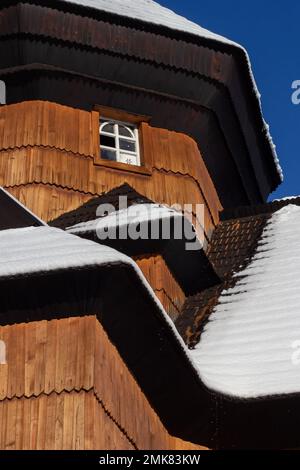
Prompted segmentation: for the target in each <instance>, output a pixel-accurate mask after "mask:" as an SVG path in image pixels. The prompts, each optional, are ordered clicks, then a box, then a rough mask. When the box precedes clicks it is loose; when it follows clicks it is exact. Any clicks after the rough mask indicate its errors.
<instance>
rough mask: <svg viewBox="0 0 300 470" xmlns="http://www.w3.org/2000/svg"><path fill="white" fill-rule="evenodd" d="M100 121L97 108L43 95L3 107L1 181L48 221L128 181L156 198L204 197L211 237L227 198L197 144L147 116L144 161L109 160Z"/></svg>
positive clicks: (195, 201) (201, 200) (182, 200)
mask: <svg viewBox="0 0 300 470" xmlns="http://www.w3.org/2000/svg"><path fill="white" fill-rule="evenodd" d="M98 120H99V113H98V112H96V111H94V112H91V113H90V112H86V111H81V110H78V109H73V108H69V107H66V106H61V105H57V104H54V103H49V102H42V101H34V102H23V103H19V104H15V105H9V106H2V107H0V185H2V186H4V187H5V188H7V189H8V190H9V191H10V192H11V193H12V194H13V195H14V196H16V197H18V198H19V199H20V200H21V201H22V203H24V204H26V205H27V206H28V207H29V208H30V209H31V210H32V211H34V212H35V213H36V214H37V215H38V216H39V217H41V218H43V219H44V220H47V221H48V220H51V219H54V218H56V217H57V216H59V215H61V214H62V213H64V212H67V211H69V210H72V209H74V208H76V207H78V206H79V205H81V204H82V203H84V202H86V201H87V200H88V199H90V198H91V197H93V196H96V195H99V194H101V193H102V192H104V191H108V190H110V189H112V188H114V187H116V186H119V185H121V184H123V183H124V182H127V183H129V184H130V185H132V186H133V187H134V188H135V189H136V190H137V191H138V192H141V193H142V194H144V195H146V196H148V197H149V198H151V199H153V200H154V201H156V202H160V203H165V204H169V205H172V204H174V203H177V204H181V205H183V204H191V203H193V204H204V205H205V232H206V236H207V237H209V236H210V234H211V232H212V230H213V228H214V227H215V225H216V224H217V223H218V220H219V218H218V217H219V211H220V210H221V204H220V201H219V198H218V195H217V193H216V191H215V188H214V185H213V183H212V181H211V179H210V177H209V174H208V172H207V170H206V167H205V165H204V162H203V160H202V157H201V155H200V152H199V149H198V146H197V144H196V143H195V142H194V141H193V140H192V139H191V138H190V137H188V136H186V135H184V134H179V133H176V132H171V131H168V130H163V129H158V128H153V127H151V126H150V125H149V124H147V123H143V124H142V125H141V140H142V147H143V148H142V150H143V151H142V153H143V158H144V162H145V168H144V169H143V168H142V169H140V170H139V169H137V168H130V167H128V166H124V165H123V166H122V165H119V166H116V165H115V166H114V165H109V164H107V162H104V161H101V159H100V152H99V147H100V145H99V132H98V122H99V121H98ZM203 138H205V136H203Z"/></svg>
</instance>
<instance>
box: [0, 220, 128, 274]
mask: <svg viewBox="0 0 300 470" xmlns="http://www.w3.org/2000/svg"><path fill="white" fill-rule="evenodd" d="M114 263H126V264H133V262H132V261H131V259H130V258H128V257H127V256H125V255H123V254H121V253H119V252H117V251H116V250H113V249H111V248H108V247H106V246H102V245H98V244H96V243H93V242H91V241H88V240H83V239H81V238H78V237H76V236H73V235H70V234H67V233H65V232H64V231H62V230H60V229H56V228H51V227H48V226H46V227H27V228H21V229H11V230H3V231H1V232H0V279H1V278H4V277H14V276H22V275H24V274H34V273H39V272H50V271H57V270H62V269H72V268H82V267H86V266H94V265H99V266H100V265H106V264H114Z"/></svg>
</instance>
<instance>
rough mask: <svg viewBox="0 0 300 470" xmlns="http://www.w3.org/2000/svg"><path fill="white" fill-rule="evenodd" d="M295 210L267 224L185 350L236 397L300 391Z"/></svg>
mask: <svg viewBox="0 0 300 470" xmlns="http://www.w3.org/2000/svg"><path fill="white" fill-rule="evenodd" d="M299 232H300V207H298V206H295V205H288V206H287V207H285V208H283V209H281V210H280V211H278V212H276V213H275V214H274V215H273V216H272V218H271V219H270V221H269V222H268V224H267V226H266V228H265V230H264V232H263V235H262V238H261V240H260V243H259V246H258V249H257V251H256V254H255V255H254V257H253V259H252V261H251V263H250V264H249V266H248V267H247V268H246V269H245V270H243V271H242V272H240V273H238V274H236V277H237V284H236V285H235V287H234V288H231V289H228V290H225V291H224V292H223V293H222V295H221V298H220V301H219V305H218V306H217V307H216V309H215V310H214V312H213V314H212V315H211V317H210V319H209V322H208V324H207V325H206V327H205V329H204V331H203V333H202V335H201V339H200V343H199V344H198V346H197V347H196V349H195V350H193V351H192V352H191V354H192V357H193V360H194V361H195V362H196V363H197V368H198V372H199V375H200V377H201V379H202V380H203V382H204V383H205V384H206V385H207V386H208V387H209V388H210V389H213V390H214V391H217V392H220V393H222V394H226V395H230V396H234V397H238V398H243V399H245V398H257V397H266V396H274V395H283V394H292V393H299V392H300V314H299V313H300V312H299V308H300V237H299Z"/></svg>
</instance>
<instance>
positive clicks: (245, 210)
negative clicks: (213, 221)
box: [220, 196, 300, 222]
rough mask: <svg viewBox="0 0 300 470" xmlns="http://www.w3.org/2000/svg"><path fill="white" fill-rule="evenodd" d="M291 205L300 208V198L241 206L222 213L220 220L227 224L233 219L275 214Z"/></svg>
mask: <svg viewBox="0 0 300 470" xmlns="http://www.w3.org/2000/svg"><path fill="white" fill-rule="evenodd" d="M290 204H294V205H295V206H300V196H298V197H291V198H287V199H278V200H274V201H271V202H268V203H266V204H259V205H255V206H241V207H238V208H236V209H228V210H225V211H222V212H221V213H220V218H221V221H222V222H225V221H228V220H232V219H241V218H245V217H253V216H256V215H267V214H273V213H274V212H276V211H278V210H280V209H282V208H283V207H286V206H288V205H290Z"/></svg>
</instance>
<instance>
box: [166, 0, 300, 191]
mask: <svg viewBox="0 0 300 470" xmlns="http://www.w3.org/2000/svg"><path fill="white" fill-rule="evenodd" d="M158 1H159V3H160V4H162V5H164V6H166V7H168V8H171V9H172V10H174V11H176V12H177V13H179V14H181V15H183V16H185V17H187V18H189V19H191V20H192V21H195V22H196V23H198V24H200V25H201V26H203V27H204V28H207V29H210V30H211V31H214V32H216V33H218V34H221V35H223V36H226V37H228V38H230V39H232V40H235V41H237V42H239V43H241V44H242V45H243V46H244V47H246V49H247V50H248V52H249V54H250V58H251V61H252V66H253V71H254V74H255V78H256V81H257V84H258V88H259V90H260V92H261V95H262V104H263V111H264V116H265V119H266V121H267V122H268V123H269V124H270V128H271V133H272V136H273V139H274V142H275V144H276V146H277V152H278V155H279V158H280V163H281V166H282V167H283V171H284V177H285V179H284V183H283V184H282V185H281V186H280V188H279V189H278V190H277V191H276V192H275V193H273V194H272V195H271V197H270V199H273V198H276V197H285V196H289V195H298V194H300V182H299V173H300V129H299V123H300V104H299V105H298V106H296V105H293V104H292V101H291V94H292V89H291V86H292V82H293V81H294V80H300V54H299V51H298V48H297V45H298V44H299V36H300V28H299V20H300V2H298V1H297V0H294V1H291V0H285V1H283V0H276V1H274V2H270V0H252V1H251V2H242V1H241V0H214V1H213V2H208V1H203V0H202V1H195V0H185V1H182V0H158Z"/></svg>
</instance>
